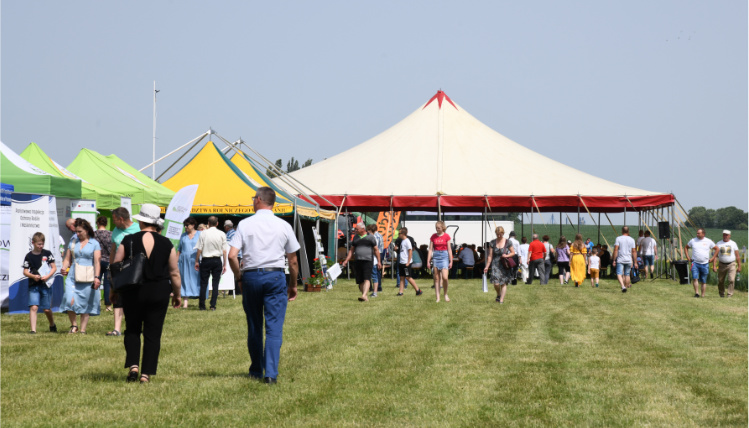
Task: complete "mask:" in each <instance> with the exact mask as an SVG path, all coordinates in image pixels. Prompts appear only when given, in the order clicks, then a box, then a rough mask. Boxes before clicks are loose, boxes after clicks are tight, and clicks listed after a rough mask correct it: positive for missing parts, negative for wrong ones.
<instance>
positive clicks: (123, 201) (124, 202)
mask: <svg viewBox="0 0 749 428" xmlns="http://www.w3.org/2000/svg"><path fill="white" fill-rule="evenodd" d="M120 206H121V207H122V208H125V209H126V210H127V212H128V213H130V217H132V216H133V200H132V199H130V198H128V197H125V196H120Z"/></svg>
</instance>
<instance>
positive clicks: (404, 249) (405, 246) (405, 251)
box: [398, 227, 423, 296]
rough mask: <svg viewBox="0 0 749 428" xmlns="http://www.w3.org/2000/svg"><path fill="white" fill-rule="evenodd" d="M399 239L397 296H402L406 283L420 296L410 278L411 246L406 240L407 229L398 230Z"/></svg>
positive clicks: (418, 290) (417, 287)
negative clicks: (400, 239) (398, 285)
mask: <svg viewBox="0 0 749 428" xmlns="http://www.w3.org/2000/svg"><path fill="white" fill-rule="evenodd" d="M398 237H399V238H402V241H401V245H400V254H399V256H398V274H399V275H400V288H399V290H398V296H402V295H403V290H404V289H405V288H406V281H408V283H409V284H411V286H412V287H413V288H414V290H416V295H417V296H421V294H422V293H423V291H421V289H420V288H419V286H418V285H416V281H414V279H413V278H411V263H412V262H413V251H414V249H413V245H411V240H410V239H408V229H407V228H405V227H402V228H401V229H400V230H399V234H398Z"/></svg>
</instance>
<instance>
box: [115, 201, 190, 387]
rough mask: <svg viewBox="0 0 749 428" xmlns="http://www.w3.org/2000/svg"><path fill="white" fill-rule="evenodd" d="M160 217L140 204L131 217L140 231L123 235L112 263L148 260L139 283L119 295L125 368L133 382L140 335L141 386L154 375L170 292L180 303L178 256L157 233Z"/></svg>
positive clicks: (155, 209)
mask: <svg viewBox="0 0 749 428" xmlns="http://www.w3.org/2000/svg"><path fill="white" fill-rule="evenodd" d="M160 214H161V210H160V209H159V207H157V206H156V205H153V204H143V205H142V206H141V209H140V213H139V214H138V215H135V216H133V219H135V220H138V222H139V223H140V230H141V231H140V232H138V233H134V234H132V235H128V236H126V237H125V238H124V239H123V240H122V243H121V244H120V246H119V247H117V254H116V255H115V257H114V262H119V261H122V260H124V259H126V258H129V257H130V256H131V255H133V254H139V253H143V254H145V255H146V258H147V260H146V262H145V266H144V268H143V279H142V280H141V283H140V284H138V285H137V286H136V287H135V288H133V289H128V290H126V291H124V292H122V293H121V294H120V297H121V298H122V309H123V310H124V311H125V323H126V324H127V329H126V330H125V354H126V355H125V368H127V369H128V375H127V381H128V382H135V381H136V380H138V377H139V376H138V368H139V363H140V359H141V358H140V350H141V339H140V337H141V334H142V335H143V365H142V366H141V367H140V369H141V370H140V383H147V382H149V381H150V377H151V376H153V375H155V374H156V368H157V366H158V364H159V352H160V351H161V333H162V331H163V328H164V319H165V318H166V311H167V308H169V293H170V292H171V293H172V305H173V306H174V307H175V308H177V307H179V306H180V303H182V296H181V289H182V284H181V281H180V276H179V267H178V262H177V253H176V251H174V246H173V245H172V243H171V241H169V239H167V238H166V237H164V236H161V235H160V234H159V232H160V231H161V228H162V225H163V224H164V220H162V219H161V218H160Z"/></svg>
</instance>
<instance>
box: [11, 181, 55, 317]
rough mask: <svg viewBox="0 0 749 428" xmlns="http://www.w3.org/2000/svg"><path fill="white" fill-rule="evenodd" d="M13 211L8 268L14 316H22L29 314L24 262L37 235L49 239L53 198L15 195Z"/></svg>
mask: <svg viewBox="0 0 749 428" xmlns="http://www.w3.org/2000/svg"><path fill="white" fill-rule="evenodd" d="M10 209H11V221H10V224H11V229H10V241H11V242H12V243H13V245H12V246H11V247H10V260H9V264H8V272H9V281H8V282H9V283H10V285H9V287H8V299H9V302H8V309H9V313H11V314H22V313H27V312H28V311H29V281H28V278H26V277H25V276H24V275H23V260H24V258H25V257H26V254H28V252H29V251H31V250H32V248H33V246H32V243H31V237H32V236H34V234H35V233H36V232H42V233H44V236H45V238H47V239H48V234H49V196H46V195H28V194H17V193H14V194H13V196H12V198H11V207H10ZM45 240H46V239H45ZM45 246H46V242H45Z"/></svg>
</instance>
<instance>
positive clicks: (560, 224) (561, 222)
mask: <svg viewBox="0 0 749 428" xmlns="http://www.w3.org/2000/svg"><path fill="white" fill-rule="evenodd" d="M563 225H564V220H563V219H562V212H561V211H559V236H560V237H561V236H562V235H564V231H563V230H562V226H563Z"/></svg>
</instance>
